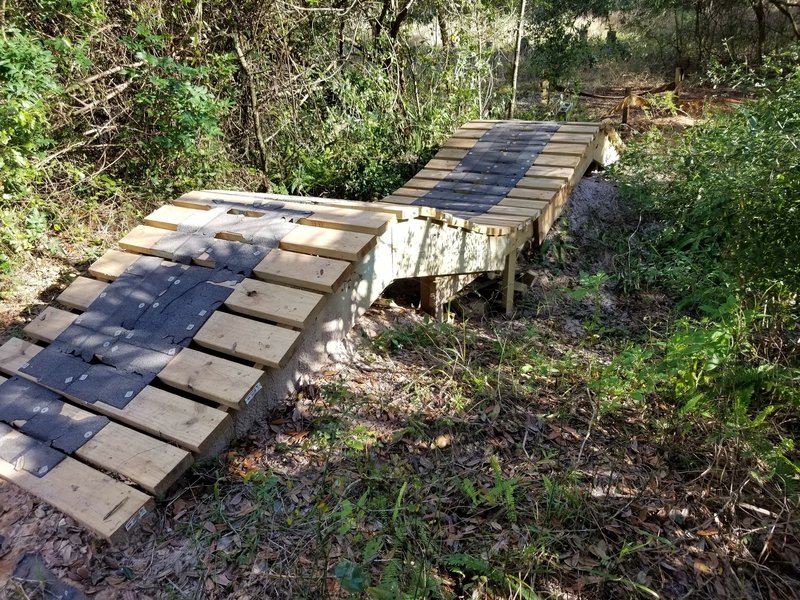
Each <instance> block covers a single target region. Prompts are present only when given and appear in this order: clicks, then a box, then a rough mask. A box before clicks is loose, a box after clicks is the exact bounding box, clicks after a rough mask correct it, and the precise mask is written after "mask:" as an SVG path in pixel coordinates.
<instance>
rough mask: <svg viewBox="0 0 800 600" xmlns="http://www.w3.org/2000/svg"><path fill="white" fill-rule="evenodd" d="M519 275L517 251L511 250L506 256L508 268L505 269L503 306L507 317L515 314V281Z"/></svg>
mask: <svg viewBox="0 0 800 600" xmlns="http://www.w3.org/2000/svg"><path fill="white" fill-rule="evenodd" d="M516 275H517V249H516V248H514V249H512V250H511V252H510V253H509V255H508V256H506V266H505V269H503V306H504V307H505V310H506V315H507V316H509V317H510V316H511V315H512V314H513V313H514V281H515V279H516Z"/></svg>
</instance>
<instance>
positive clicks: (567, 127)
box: [558, 123, 600, 135]
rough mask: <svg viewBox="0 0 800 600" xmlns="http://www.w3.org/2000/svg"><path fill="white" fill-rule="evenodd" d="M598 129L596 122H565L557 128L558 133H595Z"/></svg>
mask: <svg viewBox="0 0 800 600" xmlns="http://www.w3.org/2000/svg"><path fill="white" fill-rule="evenodd" d="M599 131H600V126H599V125H598V124H597V123H583V124H581V123H565V124H564V125H562V126H561V127H559V128H558V133H589V134H592V135H594V134H596V133H597V132H599Z"/></svg>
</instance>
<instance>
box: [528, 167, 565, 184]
mask: <svg viewBox="0 0 800 600" xmlns="http://www.w3.org/2000/svg"><path fill="white" fill-rule="evenodd" d="M574 172H575V170H574V169H571V168H569V167H542V166H537V165H534V166H532V167H531V168H530V169H528V171H527V172H526V173H525V174H526V175H528V176H529V177H539V178H549V179H560V180H563V181H567V180H569V178H570V177H572V174H573V173H574Z"/></svg>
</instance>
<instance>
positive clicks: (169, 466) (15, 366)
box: [0, 338, 192, 494]
mask: <svg viewBox="0 0 800 600" xmlns="http://www.w3.org/2000/svg"><path fill="white" fill-rule="evenodd" d="M40 351H41V348H39V347H38V346H36V345H35V344H31V343H30V342H26V341H24V340H20V339H18V338H11V339H10V340H9V341H7V342H6V343H5V344H3V346H0V371H2V372H3V373H6V374H7V375H11V376H13V375H17V376H18V377H20V378H23V379H27V380H28V381H34V380H33V378H31V377H30V376H27V375H25V373H24V372H21V371H19V369H20V368H21V367H22V365H23V364H25V363H26V362H28V361H29V360H30V359H31V358H33V357H34V356H36V354H38V353H39V352H40ZM61 414H63V415H64V416H70V417H73V418H75V419H79V420H80V419H84V418H87V417H89V416H91V414H92V413H91V412H89V411H86V410H84V409H82V408H78V407H76V406H72V405H70V404H68V403H65V404H64V406H63V409H62V413H61ZM75 456H77V457H78V458H80V459H81V460H84V461H86V462H88V463H91V464H93V465H95V466H97V467H98V468H101V469H103V470H104V471H109V472H111V473H118V474H119V475H122V476H123V477H127V478H128V479H130V480H131V481H133V482H134V483H136V484H137V485H139V486H141V487H142V488H143V489H145V490H147V491H149V492H151V493H153V494H161V493H163V492H165V491H166V490H167V489H168V488H169V487H170V486H171V485H172V484H173V483H175V481H176V480H177V479H178V477H180V476H181V475H182V474H183V473H184V472H185V471H186V469H188V468H189V466H190V465H191V464H192V455H191V454H189V453H188V452H186V451H185V450H181V449H180V448H176V447H175V446H172V445H171V444H167V443H165V442H163V441H161V440H157V439H155V438H152V437H150V436H149V435H146V434H144V433H141V432H138V431H135V430H133V429H130V428H128V427H125V426H124V425H120V424H119V423H115V422H113V421H112V422H110V423H108V424H107V425H106V426H105V427H104V428H103V429H101V430H100V431H98V432H97V433H95V435H94V436H93V437H92V438H90V439H89V440H87V442H86V443H85V444H84V445H83V446H81V447H80V448H78V450H76V452H75Z"/></svg>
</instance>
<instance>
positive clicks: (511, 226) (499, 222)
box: [470, 214, 526, 234]
mask: <svg viewBox="0 0 800 600" xmlns="http://www.w3.org/2000/svg"><path fill="white" fill-rule="evenodd" d="M470 220H471V221H473V222H475V223H480V224H482V225H492V226H497V227H505V228H507V231H505V232H504V233H505V234H508V233H510V232H511V231H513V230H517V229H520V228H522V227H524V225H525V221H526V220H525V219H521V220H513V217H507V218H501V217H496V216H493V215H485V214H484V215H479V216H477V217H474V218H472V219H470Z"/></svg>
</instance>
